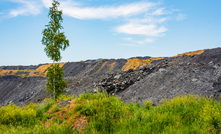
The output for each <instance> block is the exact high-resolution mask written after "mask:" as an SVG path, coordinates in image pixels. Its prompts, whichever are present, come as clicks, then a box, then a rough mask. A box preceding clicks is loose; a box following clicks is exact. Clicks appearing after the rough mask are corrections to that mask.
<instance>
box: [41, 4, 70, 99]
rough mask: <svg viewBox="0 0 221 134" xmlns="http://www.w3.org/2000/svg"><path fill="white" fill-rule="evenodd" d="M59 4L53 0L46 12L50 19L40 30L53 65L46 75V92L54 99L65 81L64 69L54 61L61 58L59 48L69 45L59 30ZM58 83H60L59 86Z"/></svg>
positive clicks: (62, 48) (60, 17) (62, 88)
mask: <svg viewBox="0 0 221 134" xmlns="http://www.w3.org/2000/svg"><path fill="white" fill-rule="evenodd" d="M59 5H60V3H59V2H58V1H57V0H53V3H52V7H50V10H49V13H48V17H49V18H50V21H49V24H48V25H45V27H46V28H45V29H44V30H43V32H42V34H43V37H42V40H41V42H42V44H43V45H45V46H46V47H45V49H44V51H45V52H46V55H47V56H48V57H49V58H50V59H51V60H53V65H52V66H51V68H49V69H48V74H47V76H48V77H49V78H48V82H47V84H46V86H47V91H48V92H53V94H54V99H56V96H57V95H59V94H61V93H62V92H61V90H64V88H65V86H64V85H63V84H64V83H65V82H64V80H63V76H64V75H63V74H64V71H61V70H62V68H60V67H59V65H56V64H55V62H58V61H60V60H61V58H62V57H61V53H60V50H63V51H64V50H65V49H66V48H67V47H68V46H69V40H67V39H66V37H65V35H64V32H61V31H60V30H61V29H63V27H62V26H61V22H62V21H63V18H62V11H61V10H58V6H59ZM51 69H52V70H51ZM56 71H60V72H56ZM58 77H59V78H58ZM59 83H62V84H61V85H60V86H59Z"/></svg>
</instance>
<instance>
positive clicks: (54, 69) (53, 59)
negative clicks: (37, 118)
mask: <svg viewBox="0 0 221 134" xmlns="http://www.w3.org/2000/svg"><path fill="white" fill-rule="evenodd" d="M53 21H54V13H53ZM54 23H55V21H54ZM53 44H54V43H53ZM53 66H54V78H53V83H54V84H53V85H54V87H53V88H54V100H55V60H54V58H53Z"/></svg>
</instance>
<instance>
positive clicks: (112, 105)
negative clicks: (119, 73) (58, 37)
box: [0, 92, 221, 134]
mask: <svg viewBox="0 0 221 134" xmlns="http://www.w3.org/2000/svg"><path fill="white" fill-rule="evenodd" d="M71 98H74V97H73V96H69V97H65V96H61V97H60V101H62V100H68V99H71ZM55 103H56V102H54V101H53V100H52V99H46V100H45V101H44V102H43V103H41V104H33V103H32V104H29V105H27V106H25V107H17V106H16V105H14V104H10V105H8V106H4V107H1V108H0V133H10V134H11V133H12V134H17V133H18V134H20V133H30V134H32V133H34V134H44V133H45V134H48V133H49V134H50V133H53V134H56V133H59V134H63V133H64V134H66V133H67V134H68V133H81V132H82V131H80V130H79V131H74V130H73V129H72V126H71V125H70V124H68V123H66V122H65V120H64V121H57V119H56V118H55V119H54V121H53V122H51V124H50V127H45V124H44V123H45V122H47V120H49V119H50V118H51V116H54V115H56V112H58V111H61V110H62V108H58V107H56V106H55V108H54V111H53V109H52V111H53V114H48V113H46V112H47V111H48V110H49V109H50V108H51V106H52V105H54V104H55ZM152 104H153V103H152V101H150V100H147V101H145V102H144V103H143V104H139V103H137V104H135V103H130V104H124V102H122V101H120V99H119V98H117V97H114V96H108V94H107V93H104V94H102V93H97V94H91V93H90V92H88V93H87V94H86V93H84V94H81V95H80V96H79V97H78V98H76V101H75V107H74V109H72V111H70V112H68V113H66V115H67V116H65V119H67V118H72V117H73V119H74V117H78V116H80V115H85V116H86V117H87V120H88V124H87V126H85V129H84V130H83V133H85V134H93V133H94V134H104V133H105V134H106V133H114V134H122V133H129V134H134V133H135V134H136V133H140V134H149V133H151V134H152V133H164V134H165V133H166V134H167V133H168V134H173V133H181V134H188V133H191V134H192V133H193V134H194V133H196V134H198V133H199V134H204V133H205V134H207V133H214V134H216V133H220V132H221V104H220V103H219V102H217V101H215V100H213V99H208V98H205V97H199V96H198V97H196V96H194V95H185V96H177V97H175V98H174V99H172V100H164V101H163V103H162V104H160V105H159V106H157V107H154V106H152ZM67 107H70V105H67ZM63 109H64V108H63ZM74 114H75V115H74ZM72 123H73V122H72Z"/></svg>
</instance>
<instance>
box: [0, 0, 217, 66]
mask: <svg viewBox="0 0 221 134" xmlns="http://www.w3.org/2000/svg"><path fill="white" fill-rule="evenodd" d="M59 2H60V3H61V5H60V9H62V10H63V19H64V20H63V23H62V26H63V27H64V29H63V31H64V32H65V35H66V37H67V39H69V41H70V46H69V47H68V48H67V49H66V50H65V51H62V53H61V54H62V57H63V58H62V60H61V62H67V61H70V62H71V61H80V60H87V59H98V58H108V59H111V58H115V59H118V58H129V57H134V56H152V57H158V56H174V55H176V54H178V53H183V52H187V51H194V50H200V49H209V48H215V47H220V45H221V37H220V36H221V8H220V7H221V1H220V0H141V1H139V0H60V1H59ZM50 6H51V0H0V48H1V49H0V51H1V52H0V66H2V65H37V64H40V63H51V62H52V61H51V60H50V59H49V58H48V57H47V56H46V54H45V52H44V47H45V46H43V45H42V44H41V39H42V30H43V29H44V28H45V25H47V24H48V22H49V18H48V17H47V15H48V11H49V9H48V8H49V7H50Z"/></svg>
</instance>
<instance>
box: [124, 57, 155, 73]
mask: <svg viewBox="0 0 221 134" xmlns="http://www.w3.org/2000/svg"><path fill="white" fill-rule="evenodd" d="M149 63H151V61H148V60H140V59H138V58H133V59H127V63H126V64H125V65H124V66H123V67H122V70H123V71H127V70H129V69H131V68H132V69H138V68H139V67H140V66H145V65H147V64H149Z"/></svg>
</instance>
